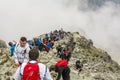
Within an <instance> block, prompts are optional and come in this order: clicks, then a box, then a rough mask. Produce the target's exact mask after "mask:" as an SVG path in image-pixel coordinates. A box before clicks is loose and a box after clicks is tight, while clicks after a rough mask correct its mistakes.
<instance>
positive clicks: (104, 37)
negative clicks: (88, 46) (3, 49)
mask: <svg viewBox="0 0 120 80" xmlns="http://www.w3.org/2000/svg"><path fill="white" fill-rule="evenodd" d="M83 3H84V2H83ZM74 4H75V3H74ZM75 5H76V4H75ZM83 5H84V4H83ZM85 6H86V4H85ZM119 11H120V8H119V7H117V6H116V5H114V4H113V3H107V4H106V5H104V6H102V7H101V8H100V9H98V10H96V11H91V10H89V11H86V12H84V11H82V10H78V9H77V6H65V3H64V2H62V0H61V1H60V0H59V1H58V0H57V1H55V0H19V1H18V0H0V38H2V39H4V40H5V41H7V42H8V41H11V40H19V37H21V36H27V37H28V38H29V39H30V38H32V37H33V36H38V35H39V34H43V33H47V32H50V31H51V30H54V29H60V28H61V27H63V28H64V29H66V30H70V31H80V32H81V33H82V34H83V35H87V37H88V38H91V39H92V40H93V41H94V43H95V44H96V45H97V46H99V47H101V48H103V49H105V50H107V51H109V52H110V53H111V55H112V56H113V58H114V59H116V60H117V61H118V62H120V59H119V57H120V56H119V52H120V50H119V48H120V43H119V41H120V34H119V31H120V27H119V25H120V23H119V21H120V14H119V13H120V12H119Z"/></svg>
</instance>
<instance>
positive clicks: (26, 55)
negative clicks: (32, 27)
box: [24, 47, 30, 62]
mask: <svg viewBox="0 0 120 80" xmlns="http://www.w3.org/2000/svg"><path fill="white" fill-rule="evenodd" d="M29 51H30V47H28V48H27V49H26V53H25V58H24V62H28V61H29Z"/></svg>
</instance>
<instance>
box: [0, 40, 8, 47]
mask: <svg viewBox="0 0 120 80" xmlns="http://www.w3.org/2000/svg"><path fill="white" fill-rule="evenodd" d="M6 47H7V45H6V43H5V41H3V40H0V48H6Z"/></svg>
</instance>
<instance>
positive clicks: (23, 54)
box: [14, 37, 30, 66]
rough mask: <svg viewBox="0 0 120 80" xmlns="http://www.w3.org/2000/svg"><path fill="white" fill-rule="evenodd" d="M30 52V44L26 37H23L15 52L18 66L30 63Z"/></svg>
mask: <svg viewBox="0 0 120 80" xmlns="http://www.w3.org/2000/svg"><path fill="white" fill-rule="evenodd" d="M29 51H30V47H29V44H28V43H27V38H26V37H21V38H20V42H19V43H17V44H16V46H15V50H14V60H15V63H16V64H17V65H19V66H20V65H21V64H22V63H23V62H28V60H29V57H28V53H29Z"/></svg>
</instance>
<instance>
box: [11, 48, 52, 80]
mask: <svg viewBox="0 0 120 80" xmlns="http://www.w3.org/2000/svg"><path fill="white" fill-rule="evenodd" d="M38 57H39V51H38V50H37V49H31V50H30V51H29V62H28V63H23V64H22V65H21V66H19V67H18V69H17V71H16V73H15V74H14V77H13V80H53V79H52V77H51V74H50V72H49V69H48V68H47V66H45V65H44V64H42V63H38V61H37V58H38Z"/></svg>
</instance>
